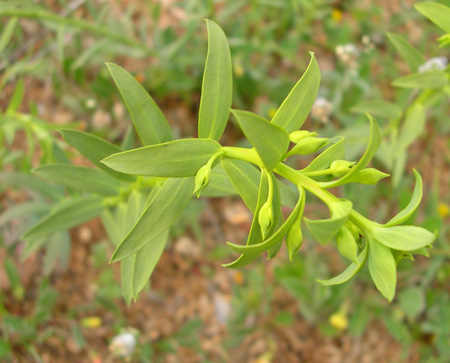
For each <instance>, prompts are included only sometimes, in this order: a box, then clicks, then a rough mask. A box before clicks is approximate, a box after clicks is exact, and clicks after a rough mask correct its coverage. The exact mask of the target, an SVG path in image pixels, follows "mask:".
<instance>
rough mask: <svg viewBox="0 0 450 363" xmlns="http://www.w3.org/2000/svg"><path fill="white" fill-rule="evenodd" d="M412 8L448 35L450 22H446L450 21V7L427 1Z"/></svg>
mask: <svg viewBox="0 0 450 363" xmlns="http://www.w3.org/2000/svg"><path fill="white" fill-rule="evenodd" d="M414 7H415V8H416V10H417V11H418V12H420V13H422V14H423V15H425V16H426V17H427V18H428V19H430V20H431V21H432V22H433V23H435V24H436V25H437V26H438V27H439V28H441V29H442V30H444V31H445V32H446V33H450V22H449V20H448V19H450V7H448V6H445V5H442V4H438V3H434V2H429V1H425V2H421V3H418V4H416V5H414Z"/></svg>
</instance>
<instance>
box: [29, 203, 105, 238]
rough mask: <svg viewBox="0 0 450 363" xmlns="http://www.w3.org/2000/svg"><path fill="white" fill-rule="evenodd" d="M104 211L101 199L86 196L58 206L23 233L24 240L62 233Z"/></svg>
mask: <svg viewBox="0 0 450 363" xmlns="http://www.w3.org/2000/svg"><path fill="white" fill-rule="evenodd" d="M103 209H104V207H103V204H102V198H101V197H97V196H86V197H78V198H73V199H70V200H68V201H65V202H63V203H61V204H59V205H58V206H57V207H56V208H55V209H54V210H53V211H52V212H51V213H50V214H49V215H48V216H47V217H45V218H44V219H43V220H41V221H40V222H39V223H38V224H36V225H35V226H33V227H32V228H31V229H30V230H29V231H28V232H26V233H25V235H24V236H23V238H25V239H37V238H40V237H45V236H49V235H51V234H53V233H55V232H59V231H63V230H66V229H69V228H72V227H75V226H78V225H80V224H82V223H84V222H87V221H89V220H91V219H92V218H95V217H96V216H98V215H99V214H100V213H101V212H102V210H103Z"/></svg>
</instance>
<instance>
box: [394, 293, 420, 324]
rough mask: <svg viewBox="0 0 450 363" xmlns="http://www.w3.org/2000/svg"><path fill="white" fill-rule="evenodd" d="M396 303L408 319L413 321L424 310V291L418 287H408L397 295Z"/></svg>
mask: <svg viewBox="0 0 450 363" xmlns="http://www.w3.org/2000/svg"><path fill="white" fill-rule="evenodd" d="M398 301H399V303H400V306H401V307H402V310H403V311H404V312H405V314H406V315H407V316H408V318H409V319H411V320H412V319H415V318H416V317H417V315H419V314H420V313H421V312H422V311H424V310H425V308H426V302H425V296H424V291H423V290H422V289H421V288H420V287H408V288H406V289H404V290H402V291H401V292H400V293H399V294H398Z"/></svg>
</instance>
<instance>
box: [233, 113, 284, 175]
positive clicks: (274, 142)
mask: <svg viewBox="0 0 450 363" xmlns="http://www.w3.org/2000/svg"><path fill="white" fill-rule="evenodd" d="M231 112H232V113H233V115H234V116H235V117H236V120H237V122H238V123H239V126H240V127H241V129H242V132H243V133H244V135H245V137H246V138H247V140H248V141H250V143H251V144H252V145H253V146H254V147H255V149H256V151H257V152H258V155H259V156H260V157H261V160H262V162H263V163H264V166H265V167H266V168H267V170H268V171H271V170H272V169H274V168H275V167H276V166H277V164H278V163H279V162H280V161H281V159H282V158H283V156H284V154H285V153H286V151H287V149H288V147H289V142H290V141H289V135H288V133H287V132H286V131H285V130H283V129H282V128H281V127H278V126H276V125H274V124H272V123H269V121H267V120H266V119H264V118H262V117H260V116H258V115H255V114H254V113H251V112H247V111H238V110H232V111H231Z"/></svg>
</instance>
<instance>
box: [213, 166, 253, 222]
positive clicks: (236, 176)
mask: <svg viewBox="0 0 450 363" xmlns="http://www.w3.org/2000/svg"><path fill="white" fill-rule="evenodd" d="M221 164H222V166H223V168H224V170H225V172H226V173H227V175H228V177H229V178H230V180H231V183H233V185H234V187H235V188H236V190H237V192H238V193H239V195H240V196H241V197H242V200H243V201H244V203H245V204H246V205H247V208H248V209H250V211H251V212H252V213H253V214H255V209H256V204H257V202H258V188H259V183H260V182H259V180H260V178H261V172H260V171H259V170H258V169H256V168H255V167H254V166H253V165H251V164H249V163H247V162H245V161H241V160H233V159H222V160H221Z"/></svg>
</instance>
